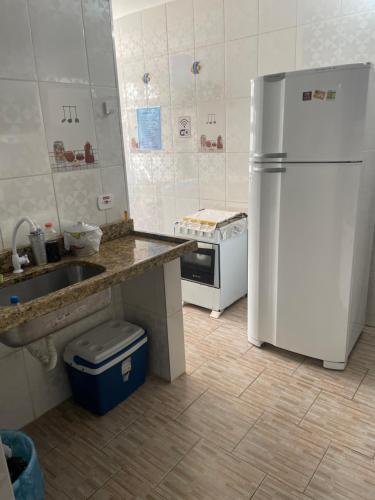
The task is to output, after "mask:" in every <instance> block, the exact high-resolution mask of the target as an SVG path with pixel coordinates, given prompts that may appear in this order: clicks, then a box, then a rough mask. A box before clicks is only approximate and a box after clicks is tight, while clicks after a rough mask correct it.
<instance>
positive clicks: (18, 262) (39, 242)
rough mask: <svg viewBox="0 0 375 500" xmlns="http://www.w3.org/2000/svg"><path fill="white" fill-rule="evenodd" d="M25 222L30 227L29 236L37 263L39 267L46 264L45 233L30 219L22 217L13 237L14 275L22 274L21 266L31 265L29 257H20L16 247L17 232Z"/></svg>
mask: <svg viewBox="0 0 375 500" xmlns="http://www.w3.org/2000/svg"><path fill="white" fill-rule="evenodd" d="M24 222H27V223H28V224H29V226H30V234H29V239H30V243H31V246H32V249H33V254H34V258H35V261H36V263H37V265H42V264H46V262H47V258H46V250H45V247H44V233H43V231H42V230H41V228H40V227H39V226H38V225H37V224H35V222H33V221H32V220H31V219H30V217H22V219H20V220H19V221H18V222H17V224H16V225H15V228H14V230H13V235H12V264H13V272H14V273H17V274H18V273H22V272H23V269H22V267H21V266H24V265H27V264H30V261H29V258H28V256H27V255H23V256H22V257H20V256H19V255H18V253H17V245H16V240H17V231H18V229H19V227H20V226H21V224H23V223H24Z"/></svg>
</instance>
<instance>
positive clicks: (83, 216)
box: [54, 169, 106, 228]
mask: <svg viewBox="0 0 375 500" xmlns="http://www.w3.org/2000/svg"><path fill="white" fill-rule="evenodd" d="M54 183H55V191H56V200H57V207H58V210H59V216H60V221H61V226H62V228H64V227H66V225H68V224H71V223H75V222H77V221H79V220H82V221H84V222H87V223H91V224H104V223H105V222H106V220H105V212H104V211H100V210H99V209H98V201H97V198H98V195H100V194H102V192H103V188H102V182H101V178H100V170H99V169H93V170H81V171H79V172H64V173H58V174H54Z"/></svg>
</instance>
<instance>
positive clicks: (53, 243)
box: [44, 222, 61, 262]
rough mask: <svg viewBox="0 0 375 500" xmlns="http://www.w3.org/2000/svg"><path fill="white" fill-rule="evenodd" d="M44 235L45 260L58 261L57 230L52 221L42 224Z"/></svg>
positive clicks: (59, 256)
mask: <svg viewBox="0 0 375 500" xmlns="http://www.w3.org/2000/svg"><path fill="white" fill-rule="evenodd" d="M44 235H45V240H46V253H47V262H58V261H59V260H60V259H61V255H60V245H59V239H58V235H57V232H56V230H55V228H54V227H53V223H52V222H47V223H46V224H44Z"/></svg>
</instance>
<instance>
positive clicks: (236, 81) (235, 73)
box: [225, 36, 258, 99]
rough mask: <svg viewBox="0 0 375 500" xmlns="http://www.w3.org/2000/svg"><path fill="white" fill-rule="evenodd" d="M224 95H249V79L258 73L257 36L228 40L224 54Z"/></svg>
mask: <svg viewBox="0 0 375 500" xmlns="http://www.w3.org/2000/svg"><path fill="white" fill-rule="evenodd" d="M225 73H226V75H225V84H226V96H227V98H229V99H232V98H236V97H248V96H250V80H251V79H252V78H255V77H256V76H257V74H258V37H256V36H253V37H249V38H241V39H240V40H234V41H231V42H228V43H227V45H226V56H225Z"/></svg>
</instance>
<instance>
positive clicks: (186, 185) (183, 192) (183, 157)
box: [174, 153, 199, 198]
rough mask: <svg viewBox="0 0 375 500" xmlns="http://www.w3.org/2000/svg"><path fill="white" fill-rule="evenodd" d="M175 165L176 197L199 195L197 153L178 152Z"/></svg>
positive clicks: (195, 196)
mask: <svg viewBox="0 0 375 500" xmlns="http://www.w3.org/2000/svg"><path fill="white" fill-rule="evenodd" d="M174 167H175V183H176V185H175V194H176V198H198V197H199V173H198V161H197V155H194V154H189V153H176V154H175V155H174Z"/></svg>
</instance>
